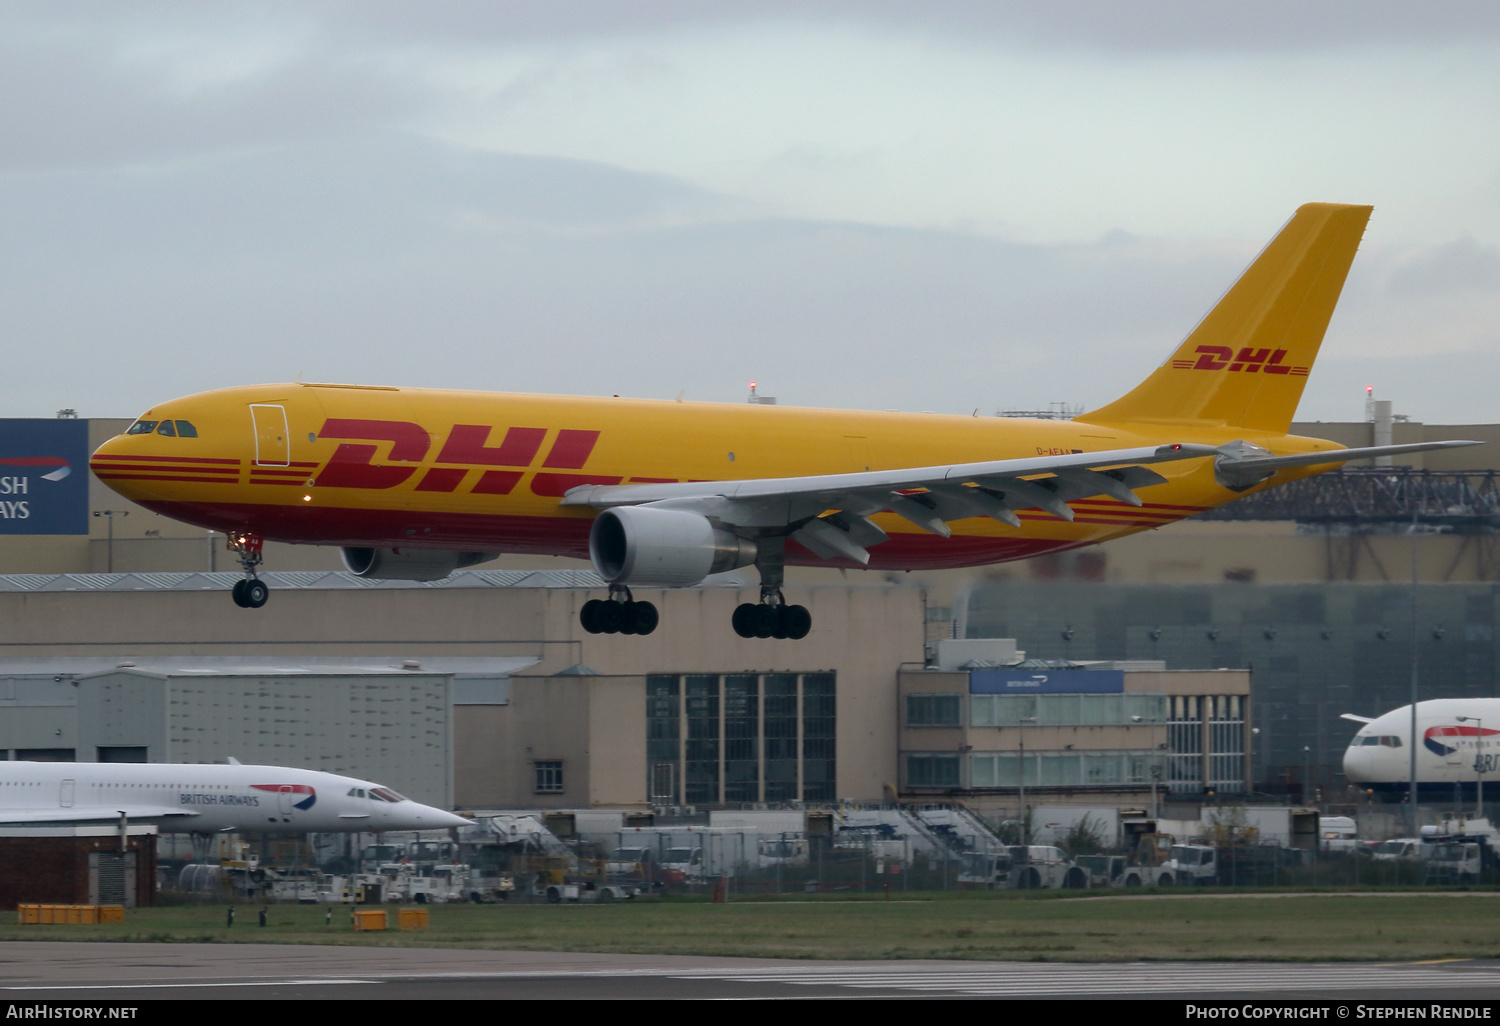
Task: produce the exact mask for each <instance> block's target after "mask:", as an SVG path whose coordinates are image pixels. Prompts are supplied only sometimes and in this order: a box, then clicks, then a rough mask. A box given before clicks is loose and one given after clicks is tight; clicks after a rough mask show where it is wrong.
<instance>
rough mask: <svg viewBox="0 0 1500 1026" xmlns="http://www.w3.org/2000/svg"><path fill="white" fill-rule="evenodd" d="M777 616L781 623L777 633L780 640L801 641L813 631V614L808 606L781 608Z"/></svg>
mask: <svg viewBox="0 0 1500 1026" xmlns="http://www.w3.org/2000/svg"><path fill="white" fill-rule="evenodd" d="M776 615H777V619H778V620H779V621H780V622H779V624H778V629H777V631H776V636H777V637H778V638H790V639H791V640H792V641H801V640H802V639H803V638H805V637H807V632H808V631H810V630H812V614H811V613H809V612H808V611H807V607H806V606H781V607H780V608H779V609H778V610H777V614H776Z"/></svg>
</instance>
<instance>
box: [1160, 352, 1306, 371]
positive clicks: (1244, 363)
mask: <svg viewBox="0 0 1500 1026" xmlns="http://www.w3.org/2000/svg"><path fill="white" fill-rule="evenodd" d="M1193 351H1194V352H1195V353H1197V354H1198V359H1197V360H1196V361H1194V360H1173V361H1172V366H1173V367H1175V368H1177V369H1178V370H1211V371H1217V370H1222V371H1240V372H1243V373H1246V374H1254V373H1255V372H1256V371H1264V372H1265V373H1267V374H1290V375H1292V376H1293V377H1297V378H1305V377H1307V371H1308V368H1307V367H1289V366H1286V365H1284V364H1282V362H1281V361H1282V360H1284V359H1286V350H1285V349H1252V348H1251V347H1249V346H1243V347H1241V348H1240V351H1239V352H1238V353H1236V352H1235V351H1234V350H1233V349H1232V348H1231V347H1229V346H1199V347H1198V348H1197V349H1195V350H1193Z"/></svg>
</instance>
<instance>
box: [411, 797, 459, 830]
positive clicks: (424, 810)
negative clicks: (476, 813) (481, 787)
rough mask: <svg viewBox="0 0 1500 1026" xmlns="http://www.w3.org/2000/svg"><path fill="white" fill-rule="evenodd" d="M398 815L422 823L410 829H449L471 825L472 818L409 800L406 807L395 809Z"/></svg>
mask: <svg viewBox="0 0 1500 1026" xmlns="http://www.w3.org/2000/svg"><path fill="white" fill-rule="evenodd" d="M395 811H396V815H398V816H400V817H401V818H402V819H403V820H407V821H411V822H415V823H418V824H420V825H419V826H415V827H407V828H406V829H408V830H447V829H449V828H451V827H462V826H469V825H470V824H471V821H470V820H467V819H464V817H462V816H455V815H454V814H453V813H451V812H444V811H443V810H442V809H435V808H433V807H432V806H431V805H423V804H421V803H420V802H408V803H407V804H406V807H404V808H400V809H397V810H395Z"/></svg>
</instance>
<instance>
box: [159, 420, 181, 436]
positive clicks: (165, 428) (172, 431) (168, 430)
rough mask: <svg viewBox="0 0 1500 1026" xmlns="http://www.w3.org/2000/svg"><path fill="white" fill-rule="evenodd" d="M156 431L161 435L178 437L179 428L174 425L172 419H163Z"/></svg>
mask: <svg viewBox="0 0 1500 1026" xmlns="http://www.w3.org/2000/svg"><path fill="white" fill-rule="evenodd" d="M156 433H157V434H159V435H166V436H167V437H168V438H176V437H177V429H176V428H175V427H173V426H172V422H171V421H170V420H164V421H162V422H161V427H159V428H157V429H156Z"/></svg>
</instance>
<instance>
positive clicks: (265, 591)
mask: <svg viewBox="0 0 1500 1026" xmlns="http://www.w3.org/2000/svg"><path fill="white" fill-rule="evenodd" d="M265 544H266V542H265V539H264V538H262V537H261V536H260V535H258V534H249V533H235V534H231V535H230V536H229V551H230V552H233V553H236V554H237V555H238V556H239V560H240V568H241V569H242V570H244V571H245V579H244V580H243V581H235V582H234V588H233V590H232V591H231V594H232V595H233V596H234V604H235V605H237V606H239V607H240V608H241V609H259V608H260V607H261V606H263V605H265V604H266V599H268V598H270V597H271V589H270V588H268V587H266V582H265V581H263V580H261V579H260V578H259V577H257V576H255V568H256V567H258V566H260V550H261V549H262V548H263V547H264V546H265Z"/></svg>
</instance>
